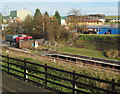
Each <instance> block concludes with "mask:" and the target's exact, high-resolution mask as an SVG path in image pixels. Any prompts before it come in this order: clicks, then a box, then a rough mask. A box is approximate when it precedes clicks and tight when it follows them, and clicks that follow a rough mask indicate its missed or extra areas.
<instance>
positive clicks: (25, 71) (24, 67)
mask: <svg viewBox="0 0 120 94" xmlns="http://www.w3.org/2000/svg"><path fill="white" fill-rule="evenodd" d="M25 61H26V60H25V59H24V81H26V62H25Z"/></svg>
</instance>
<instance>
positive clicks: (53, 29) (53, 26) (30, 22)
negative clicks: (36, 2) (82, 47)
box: [4, 8, 73, 42]
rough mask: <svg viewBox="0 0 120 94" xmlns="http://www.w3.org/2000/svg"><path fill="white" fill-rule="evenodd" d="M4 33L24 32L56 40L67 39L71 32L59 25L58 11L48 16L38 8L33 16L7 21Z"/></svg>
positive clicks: (36, 36)
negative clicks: (21, 19) (7, 24)
mask: <svg viewBox="0 0 120 94" xmlns="http://www.w3.org/2000/svg"><path fill="white" fill-rule="evenodd" d="M4 33H5V35H6V34H18V33H25V34H27V35H32V36H33V38H44V39H45V40H48V41H57V42H58V41H68V40H69V38H71V36H72V34H73V33H72V32H69V31H68V30H67V29H66V28H65V26H62V25H61V16H60V13H59V12H58V11H55V14H54V16H49V14H48V12H47V11H45V13H44V14H42V13H41V12H40V9H38V8H37V9H36V10H35V13H34V16H33V17H32V16H30V15H28V16H27V17H26V19H25V20H24V21H19V20H15V21H13V22H12V23H9V26H8V27H7V28H6V30H5V32H4Z"/></svg>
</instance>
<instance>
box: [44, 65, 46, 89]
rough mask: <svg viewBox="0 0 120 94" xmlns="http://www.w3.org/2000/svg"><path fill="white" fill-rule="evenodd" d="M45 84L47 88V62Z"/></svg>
mask: <svg viewBox="0 0 120 94" xmlns="http://www.w3.org/2000/svg"><path fill="white" fill-rule="evenodd" d="M44 70H45V85H44V87H45V88H46V87H47V64H45V69H44Z"/></svg>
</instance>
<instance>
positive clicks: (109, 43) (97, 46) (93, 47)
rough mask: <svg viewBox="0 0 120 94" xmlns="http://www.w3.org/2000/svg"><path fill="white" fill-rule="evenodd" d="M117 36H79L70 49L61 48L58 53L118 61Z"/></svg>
mask: <svg viewBox="0 0 120 94" xmlns="http://www.w3.org/2000/svg"><path fill="white" fill-rule="evenodd" d="M119 39H120V36H118V35H81V37H80V38H79V39H78V40H77V41H76V42H75V43H73V45H72V47H69V46H64V47H63V46H62V47H59V48H57V50H58V51H59V52H67V53H72V54H79V55H86V56H91V57H98V58H103V59H112V60H120V56H119V54H120V52H119V50H118V48H119Z"/></svg>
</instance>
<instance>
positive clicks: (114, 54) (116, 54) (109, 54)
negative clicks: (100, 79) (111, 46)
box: [105, 50, 120, 58]
mask: <svg viewBox="0 0 120 94" xmlns="http://www.w3.org/2000/svg"><path fill="white" fill-rule="evenodd" d="M105 55H106V56H107V57H112V58H120V51H118V50H109V51H107V52H106V54H105Z"/></svg>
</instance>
